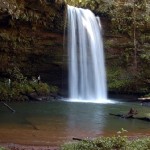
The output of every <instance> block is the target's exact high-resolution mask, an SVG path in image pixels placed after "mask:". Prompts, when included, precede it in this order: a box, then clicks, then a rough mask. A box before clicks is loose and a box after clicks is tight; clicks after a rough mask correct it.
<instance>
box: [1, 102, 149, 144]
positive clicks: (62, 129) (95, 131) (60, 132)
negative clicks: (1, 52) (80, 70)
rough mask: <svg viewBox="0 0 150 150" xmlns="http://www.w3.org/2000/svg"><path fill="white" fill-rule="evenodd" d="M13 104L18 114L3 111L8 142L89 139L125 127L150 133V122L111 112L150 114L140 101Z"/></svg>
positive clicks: (2, 136) (129, 129)
mask: <svg viewBox="0 0 150 150" xmlns="http://www.w3.org/2000/svg"><path fill="white" fill-rule="evenodd" d="M10 105H11V106H12V107H13V108H14V109H15V110H16V113H14V114H12V113H11V112H9V111H7V110H3V111H2V112H1V113H0V118H1V120H0V139H1V140H2V141H5V142H7V141H11V142H15V141H17V142H19V141H28V142H33V143H34V142H35V143H36V142H37V141H40V142H41V141H43V142H49V143H60V142H63V141H65V140H71V139H72V137H79V138H86V137H96V136H99V135H106V134H108V133H116V132H117V131H118V130H120V129H121V128H124V129H126V130H128V131H129V133H135V134H143V133H144V134H145V133H147V134H148V133H149V134H150V131H149V130H148V129H149V127H150V124H149V122H144V121H140V120H132V119H122V118H118V117H115V116H110V115H109V113H115V114H116V113H121V114H125V113H126V112H127V111H128V110H129V109H130V107H133V108H135V109H136V110H137V111H138V112H139V113H140V112H142V113H147V114H148V113H150V110H149V108H148V107H142V106H141V105H139V104H136V103H126V102H122V103H116V104H94V103H73V102H72V103H70V102H64V101H62V102H49V103H14V104H13V103H11V104H10ZM11 137H12V138H11ZM20 137H22V138H20ZM31 144H32V143H31Z"/></svg>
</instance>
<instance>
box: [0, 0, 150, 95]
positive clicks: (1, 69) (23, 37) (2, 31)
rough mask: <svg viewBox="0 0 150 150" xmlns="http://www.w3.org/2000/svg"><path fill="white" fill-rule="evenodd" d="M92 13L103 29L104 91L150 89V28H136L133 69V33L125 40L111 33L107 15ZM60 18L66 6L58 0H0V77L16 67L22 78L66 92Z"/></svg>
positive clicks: (63, 26) (109, 19)
mask: <svg viewBox="0 0 150 150" xmlns="http://www.w3.org/2000/svg"><path fill="white" fill-rule="evenodd" d="M107 4H108V3H105V5H107ZM97 9H98V8H97ZM97 14H98V15H99V16H100V17H101V22H102V26H103V37H104V48H105V54H106V55H105V56H106V67H107V75H108V76H107V78H108V87H109V90H111V91H119V92H127V93H128V92H138V91H139V89H140V90H141V91H142V90H143V92H145V91H146V92H148V90H149V91H150V89H149V87H150V86H149V85H150V79H149V74H150V72H149V71H150V70H149V69H148V68H149V65H150V64H149V63H150V61H149V55H148V54H149V53H148V51H149V47H150V43H149V34H148V33H149V32H150V25H149V24H147V25H145V26H144V27H143V26H141V27H140V26H139V29H137V30H136V36H137V37H136V41H137V45H136V48H137V52H136V57H137V58H136V60H137V66H138V68H136V67H135V65H134V59H135V53H134V39H133V33H132V31H133V30H132V29H131V33H129V34H131V35H130V36H129V35H127V34H125V33H119V32H118V33H117V34H114V32H115V31H116V26H117V25H118V24H116V26H115V25H114V26H113V23H112V19H114V18H113V17H112V14H111V12H110V11H106V13H104V12H101V9H100V10H98V12H97ZM129 17H130V16H129ZM137 18H139V17H137ZM115 19H116V18H115ZM129 19H130V18H129ZM65 20H66V4H65V2H64V1H63V0H32V1H30V0H5V1H4V0H1V1H0V78H4V77H7V72H8V69H11V68H12V67H14V66H17V67H19V68H20V70H21V71H22V73H23V74H24V75H25V76H28V77H31V76H35V77H37V76H39V75H40V76H41V80H42V81H46V82H48V83H50V84H54V85H57V86H59V88H60V89H62V90H64V89H65V90H66V89H67V50H66V47H65V46H64V45H63V44H64V43H66V41H65V40H64V38H63V37H64V29H65V23H66V21H65ZM132 24H133V23H132ZM125 27H126V26H125ZM128 27H130V25H129V26H128Z"/></svg>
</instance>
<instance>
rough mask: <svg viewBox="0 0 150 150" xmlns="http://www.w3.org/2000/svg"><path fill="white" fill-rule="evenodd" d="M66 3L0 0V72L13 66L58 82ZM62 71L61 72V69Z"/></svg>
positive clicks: (44, 79) (26, 73)
mask: <svg viewBox="0 0 150 150" xmlns="http://www.w3.org/2000/svg"><path fill="white" fill-rule="evenodd" d="M65 10H66V5H65V4H64V2H62V1H57V3H55V1H45V0H32V1H29V0H16V1H12V0H6V1H1V2H0V73H1V76H3V77H5V76H7V70H8V68H12V67H13V66H17V67H19V68H20V69H21V71H22V72H23V73H24V74H25V75H27V76H29V77H31V76H35V77H37V76H38V75H41V80H42V81H46V82H49V83H51V84H55V85H58V86H60V83H62V82H61V79H62V71H63V64H65V63H64V61H63V56H64V55H65V52H64V50H63V32H64V19H65ZM64 74H65V73H64Z"/></svg>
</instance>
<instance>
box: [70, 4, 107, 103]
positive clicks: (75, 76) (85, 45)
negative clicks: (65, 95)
mask: <svg viewBox="0 0 150 150" xmlns="http://www.w3.org/2000/svg"><path fill="white" fill-rule="evenodd" d="M67 10H68V68H69V99H71V100H79V101H80V100H81V101H95V102H102V101H103V100H106V99H107V86H106V73H105V61H104V51H103V41H102V35H101V32H102V29H101V23H100V19H99V18H98V17H95V15H94V14H93V13H92V12H91V11H90V10H88V9H82V8H76V7H73V6H69V5H68V9H67Z"/></svg>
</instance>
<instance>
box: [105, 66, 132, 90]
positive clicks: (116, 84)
mask: <svg viewBox="0 0 150 150" xmlns="http://www.w3.org/2000/svg"><path fill="white" fill-rule="evenodd" d="M107 79H108V88H109V90H110V91H111V90H117V91H125V92H127V91H130V90H131V88H132V87H131V84H132V82H133V79H132V77H131V76H130V75H129V74H128V73H127V72H125V71H124V70H123V69H120V68H115V69H114V68H110V69H108V71H107Z"/></svg>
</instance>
